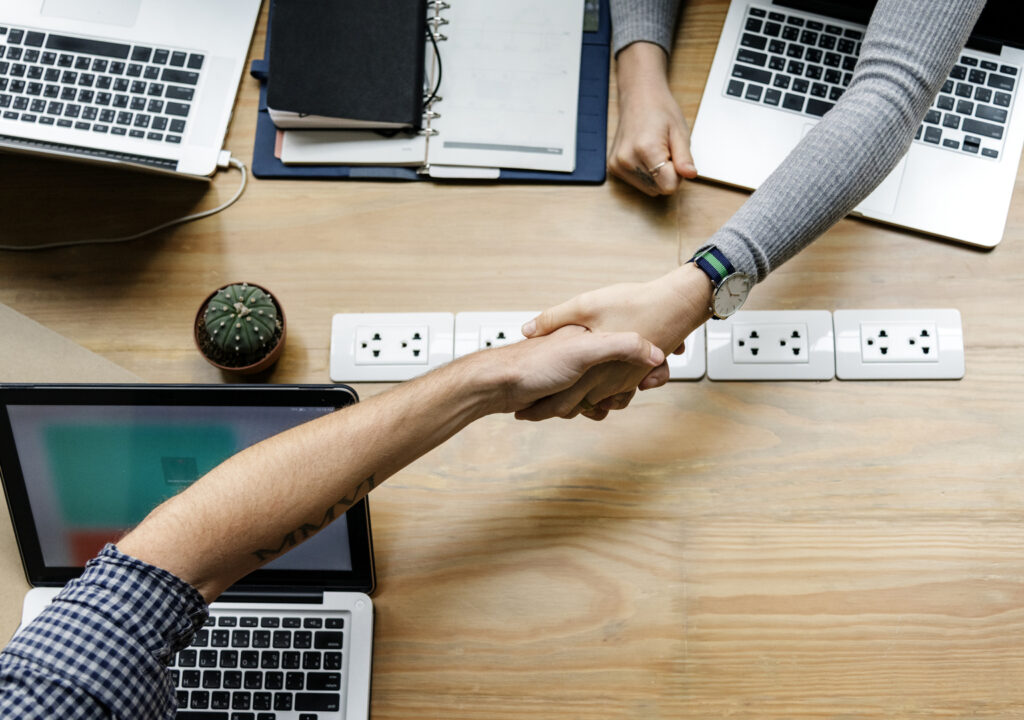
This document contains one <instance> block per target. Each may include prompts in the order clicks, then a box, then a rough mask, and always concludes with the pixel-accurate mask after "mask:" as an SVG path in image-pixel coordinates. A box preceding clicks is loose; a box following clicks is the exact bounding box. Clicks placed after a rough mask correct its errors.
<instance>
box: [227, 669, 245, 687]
mask: <svg viewBox="0 0 1024 720" xmlns="http://www.w3.org/2000/svg"><path fill="white" fill-rule="evenodd" d="M223 687H224V688H225V689H227V690H238V689H239V688H240V687H242V673H241V671H240V670H226V671H225V672H224V685H223Z"/></svg>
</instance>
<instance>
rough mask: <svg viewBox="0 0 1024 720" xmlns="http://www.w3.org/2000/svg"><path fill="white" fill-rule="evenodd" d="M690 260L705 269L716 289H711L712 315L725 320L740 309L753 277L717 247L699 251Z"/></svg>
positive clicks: (710, 308) (751, 284)
mask: <svg viewBox="0 0 1024 720" xmlns="http://www.w3.org/2000/svg"><path fill="white" fill-rule="evenodd" d="M690 262H692V263H693V264H694V265H696V266H697V267H699V268H700V269H701V270H703V271H704V272H705V273H706V274H707V276H708V277H709V278H711V284H712V286H713V287H714V289H713V290H712V291H711V306H710V307H709V308H708V310H710V311H711V316H712V317H715V318H718V319H719V320H724V319H725V318H727V317H729V316H730V315H732V314H733V313H734V312H736V311H737V310H739V309H740V307H741V306H742V305H743V303H744V301H745V300H746V299H747V295H748V294H749V293H750V288H752V287H753V286H754V281H753V279H752V278H751V277H750V276H749V275H747V274H746V273H741V272H737V271H736V268H734V267H733V266H732V263H731V262H729V260H728V258H726V257H725V255H723V254H722V251H721V250H719V249H718V248H716V247H711V248H709V249H707V250H703V251H700V252H698V253H697V254H696V255H694V256H693V257H692V258H690Z"/></svg>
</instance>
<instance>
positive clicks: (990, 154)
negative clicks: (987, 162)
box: [981, 148, 999, 158]
mask: <svg viewBox="0 0 1024 720" xmlns="http://www.w3.org/2000/svg"><path fill="white" fill-rule="evenodd" d="M981 154H982V155H984V156H985V157H987V158H997V157H999V151H998V150H993V149H992V148H982V150H981Z"/></svg>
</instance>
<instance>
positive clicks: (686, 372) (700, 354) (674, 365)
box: [668, 323, 708, 380]
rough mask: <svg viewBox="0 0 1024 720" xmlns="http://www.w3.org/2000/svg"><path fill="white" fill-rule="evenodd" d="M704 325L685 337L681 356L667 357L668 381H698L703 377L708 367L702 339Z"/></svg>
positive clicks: (704, 342) (704, 344)
mask: <svg viewBox="0 0 1024 720" xmlns="http://www.w3.org/2000/svg"><path fill="white" fill-rule="evenodd" d="M706 324H707V323H705V325H701V326H700V327H699V328H697V329H696V330H694V331H693V332H692V333H690V334H689V335H687V336H686V340H684V341H683V354H682V355H669V356H668V372H669V375H668V379H669V380H700V379H701V378H703V377H704V373H705V371H706V370H707V366H708V361H707V355H706V351H705V347H706V341H705V338H704V327H705V326H706Z"/></svg>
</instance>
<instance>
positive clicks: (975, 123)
mask: <svg viewBox="0 0 1024 720" xmlns="http://www.w3.org/2000/svg"><path fill="white" fill-rule="evenodd" d="M963 130H964V132H968V133H975V134H977V135H983V136H985V137H989V138H994V139H996V140H1001V139H1002V137H1003V128H1001V127H1000V126H998V125H993V124H992V123H987V122H981V121H980V120H974V119H972V118H967V119H965V120H964V125H963Z"/></svg>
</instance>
